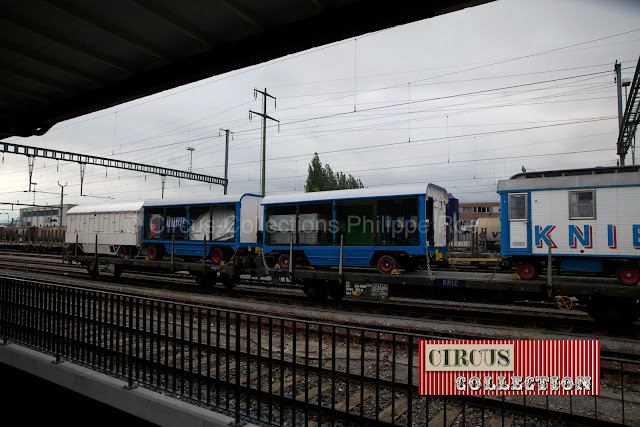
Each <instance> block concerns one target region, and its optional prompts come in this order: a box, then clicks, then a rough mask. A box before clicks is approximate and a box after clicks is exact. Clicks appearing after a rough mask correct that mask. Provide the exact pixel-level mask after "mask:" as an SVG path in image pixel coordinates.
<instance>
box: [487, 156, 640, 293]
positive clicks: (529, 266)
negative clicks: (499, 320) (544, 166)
mask: <svg viewBox="0 0 640 427" xmlns="http://www.w3.org/2000/svg"><path fill="white" fill-rule="evenodd" d="M498 193H499V194H500V200H501V201H500V203H501V213H502V215H501V223H502V224H501V231H502V242H501V246H502V248H501V255H502V256H503V257H507V256H508V257H510V260H511V262H513V263H515V264H516V265H517V269H518V274H519V275H520V277H521V278H523V279H533V278H535V277H536V276H537V275H538V273H539V272H540V270H541V268H542V267H543V266H545V265H546V263H547V256H548V251H549V248H551V254H552V256H553V260H554V267H557V268H559V269H560V270H561V271H565V272H583V273H587V272H588V273H600V274H606V275H609V274H615V275H616V277H617V278H618V280H620V281H621V282H622V283H624V284H627V285H635V284H638V283H639V282H640V213H639V212H640V167H639V166H620V167H598V168H590V169H573V170H559V171H549V172H527V173H521V174H517V175H514V176H513V177H511V179H508V180H503V181H500V182H498Z"/></svg>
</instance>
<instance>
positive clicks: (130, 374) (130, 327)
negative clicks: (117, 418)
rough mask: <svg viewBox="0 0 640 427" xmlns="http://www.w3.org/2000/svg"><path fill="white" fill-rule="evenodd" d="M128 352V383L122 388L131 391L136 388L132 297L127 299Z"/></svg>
mask: <svg viewBox="0 0 640 427" xmlns="http://www.w3.org/2000/svg"><path fill="white" fill-rule="evenodd" d="M127 305H128V306H129V325H128V328H127V329H128V330H129V350H128V353H129V354H128V359H129V363H128V365H129V372H128V375H127V377H128V383H127V385H126V386H125V387H124V388H125V389H126V390H133V389H134V388H136V387H137V386H136V385H135V384H134V383H133V297H129V304H127Z"/></svg>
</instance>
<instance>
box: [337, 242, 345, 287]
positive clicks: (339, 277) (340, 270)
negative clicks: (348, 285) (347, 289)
mask: <svg viewBox="0 0 640 427" xmlns="http://www.w3.org/2000/svg"><path fill="white" fill-rule="evenodd" d="M343 251H344V234H341V235H340V265H339V266H338V283H339V284H341V285H342V283H343V282H344V280H343V279H344V278H343V275H342V265H343V261H342V260H343Z"/></svg>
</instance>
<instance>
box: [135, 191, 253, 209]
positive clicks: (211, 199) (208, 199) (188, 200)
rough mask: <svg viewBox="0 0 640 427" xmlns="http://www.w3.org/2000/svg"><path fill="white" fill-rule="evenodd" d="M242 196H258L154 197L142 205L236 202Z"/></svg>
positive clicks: (242, 195)
mask: <svg viewBox="0 0 640 427" xmlns="http://www.w3.org/2000/svg"><path fill="white" fill-rule="evenodd" d="M244 196H252V197H259V196H256V195H255V194H230V195H226V196H206V197H181V198H177V199H156V200H147V201H146V202H144V207H145V208H146V207H150V206H181V205H213V204H218V203H238V202H239V201H240V200H241V199H242V198H243V197H244Z"/></svg>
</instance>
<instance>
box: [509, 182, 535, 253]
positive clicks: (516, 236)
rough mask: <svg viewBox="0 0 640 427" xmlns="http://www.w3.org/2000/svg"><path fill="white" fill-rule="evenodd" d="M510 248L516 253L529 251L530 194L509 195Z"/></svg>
mask: <svg viewBox="0 0 640 427" xmlns="http://www.w3.org/2000/svg"><path fill="white" fill-rule="evenodd" d="M509 248H510V249H511V252H514V251H516V252H517V251H523V252H526V251H529V250H530V248H531V242H530V241H529V194H528V193H513V194H509Z"/></svg>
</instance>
